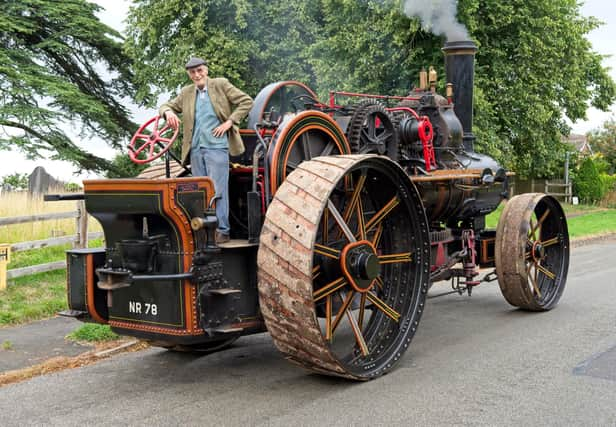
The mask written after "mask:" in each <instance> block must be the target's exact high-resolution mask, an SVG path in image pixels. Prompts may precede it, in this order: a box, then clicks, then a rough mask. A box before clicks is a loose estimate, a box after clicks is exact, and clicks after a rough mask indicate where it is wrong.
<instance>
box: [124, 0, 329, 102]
mask: <svg viewBox="0 0 616 427" xmlns="http://www.w3.org/2000/svg"><path fill="white" fill-rule="evenodd" d="M134 4H135V6H134V7H132V8H131V11H130V13H129V16H128V25H127V28H128V30H127V40H126V50H127V52H128V53H129V54H130V55H131V56H132V58H134V61H135V63H136V64H140V67H138V68H137V69H135V77H136V80H135V81H136V84H137V85H138V87H139V91H138V93H137V99H138V100H139V101H140V102H145V103H149V104H150V105H152V102H153V100H155V99H156V96H155V95H158V94H160V93H163V92H175V91H177V90H178V89H179V88H180V87H181V86H182V85H184V84H186V83H188V82H189V80H188V78H187V76H186V72H185V71H184V64H185V63H186V61H187V60H188V59H189V57H190V56H203V57H204V58H207V59H208V61H209V62H210V67H209V73H210V75H211V76H221V75H222V76H224V77H227V78H228V79H229V80H231V81H232V82H233V83H234V84H236V85H237V86H238V87H240V88H242V90H245V91H246V92H248V93H251V94H253V95H254V94H256V93H257V91H258V90H259V89H261V88H262V87H263V86H265V85H267V84H269V83H271V82H273V81H277V80H287V79H297V80H301V81H303V82H305V83H308V84H311V83H313V82H314V73H313V71H312V69H311V66H310V64H309V63H308V62H307V61H306V53H307V51H306V48H307V47H308V46H310V45H311V44H312V43H313V41H314V40H315V38H316V37H317V31H318V29H319V27H318V25H317V23H315V22H313V18H312V14H313V9H314V8H315V7H317V6H316V5H315V4H314V2H310V1H307V0H300V1H297V0H295V1H286V0H254V1H249V0H230V1H228V0H210V1H207V2H203V1H198V0H189V1H185V0H136V1H135V2H134Z"/></svg>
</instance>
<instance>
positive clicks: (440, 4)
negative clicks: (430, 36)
mask: <svg viewBox="0 0 616 427" xmlns="http://www.w3.org/2000/svg"><path fill="white" fill-rule="evenodd" d="M457 10H458V0H431V1H425V0H406V1H405V2H404V13H406V14H407V15H408V16H409V17H413V16H417V17H418V18H419V19H420V20H421V24H422V27H423V28H424V30H426V31H431V32H432V33H434V34H438V35H444V36H445V37H446V38H447V41H448V42H455V41H460V40H468V39H469V36H468V31H467V30H466V27H464V25H462V24H461V23H459V22H458V20H457V18H456V13H457Z"/></svg>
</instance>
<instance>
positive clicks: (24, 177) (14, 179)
mask: <svg viewBox="0 0 616 427" xmlns="http://www.w3.org/2000/svg"><path fill="white" fill-rule="evenodd" d="M2 186H3V187H8V188H12V189H15V190H27V189H28V174H27V173H13V174H10V175H5V176H3V177H2Z"/></svg>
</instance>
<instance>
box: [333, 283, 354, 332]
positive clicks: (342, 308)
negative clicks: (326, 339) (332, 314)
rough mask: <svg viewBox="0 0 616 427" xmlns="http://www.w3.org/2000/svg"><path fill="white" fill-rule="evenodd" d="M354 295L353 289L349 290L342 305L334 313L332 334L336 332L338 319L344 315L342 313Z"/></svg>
mask: <svg viewBox="0 0 616 427" xmlns="http://www.w3.org/2000/svg"><path fill="white" fill-rule="evenodd" d="M354 296H355V291H351V292H349V293H348V294H347V296H346V298H345V299H344V301H343V303H342V306H341V307H340V309H339V310H338V313H336V318H335V319H334V323H333V324H332V335H333V334H334V332H336V328H337V327H338V325H339V324H340V321H341V320H342V318H343V317H344V313H345V312H346V311H347V309H348V308H349V305H351V302H352V301H353V297H354Z"/></svg>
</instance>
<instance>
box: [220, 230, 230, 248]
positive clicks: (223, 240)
mask: <svg viewBox="0 0 616 427" xmlns="http://www.w3.org/2000/svg"><path fill="white" fill-rule="evenodd" d="M229 240H231V237H229V235H228V234H223V233H221V232H220V231H217V232H216V244H217V245H220V244H221V243H227V242H228V241H229Z"/></svg>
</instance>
